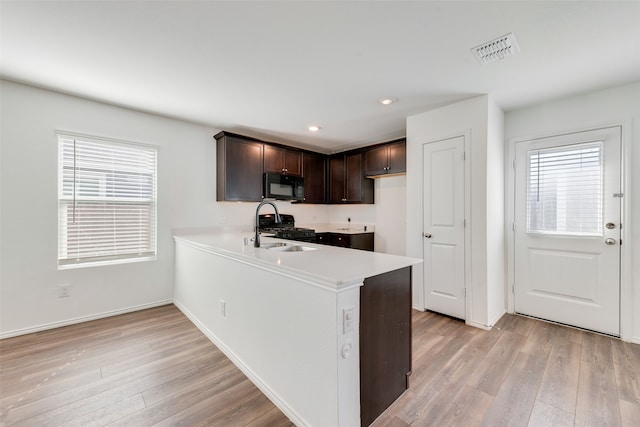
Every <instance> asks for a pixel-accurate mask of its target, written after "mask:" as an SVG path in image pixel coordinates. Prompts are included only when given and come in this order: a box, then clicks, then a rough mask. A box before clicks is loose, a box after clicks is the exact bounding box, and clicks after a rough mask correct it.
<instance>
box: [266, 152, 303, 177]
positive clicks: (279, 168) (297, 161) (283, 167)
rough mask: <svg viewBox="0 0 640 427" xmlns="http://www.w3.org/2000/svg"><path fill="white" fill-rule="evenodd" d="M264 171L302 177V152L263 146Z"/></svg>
mask: <svg viewBox="0 0 640 427" xmlns="http://www.w3.org/2000/svg"><path fill="white" fill-rule="evenodd" d="M264 171H265V172H273V173H283V174H287V175H297V176H301V175H302V152H301V151H296V150H287V149H286V148H283V147H278V146H275V145H270V144H264Z"/></svg>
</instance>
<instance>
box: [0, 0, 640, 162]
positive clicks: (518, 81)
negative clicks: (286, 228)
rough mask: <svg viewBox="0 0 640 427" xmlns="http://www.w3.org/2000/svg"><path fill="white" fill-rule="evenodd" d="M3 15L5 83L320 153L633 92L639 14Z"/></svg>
mask: <svg viewBox="0 0 640 427" xmlns="http://www.w3.org/2000/svg"><path fill="white" fill-rule="evenodd" d="M0 13H1V38H2V41H1V49H2V50H1V62H0V73H1V75H2V77H3V78H5V79H10V80H15V81H19V82H24V83H28V84H33V85H37V86H41V87H45V88H50V89H54V90H58V91H62V92H65V93H70V94H75V95H79V96H83V97H87V98H91V99H96V100H100V101H103V102H108V103H113V104H116V105H121V106H126V107H130V108H134V109H139V110H143V111H148V112H152V113H156V114H161V115H166V116H170V117H175V118H179V119H183V120H188V121H192V122H196V123H202V124H206V125H209V126H211V127H214V128H217V129H224V130H229V131H233V132H237V133H242V134H247V135H251V136H256V137H261V138H264V139H267V140H271V141H282V142H287V143H290V144H292V145H298V146H302V147H312V148H314V149H316V150H318V151H323V152H332V151H338V150H342V149H345V148H347V147H356V146H362V145H367V144H371V143H374V142H381V141H385V140H389V139H392V138H397V137H400V136H404V134H405V118H406V117H407V116H409V115H412V114H416V113H419V112H422V111H427V110H429V109H433V108H436V107H438V106H441V105H444V104H447V103H451V102H453V101H457V100H461V99H465V98H469V97H473V96H476V95H479V94H485V93H488V94H491V95H492V96H493V98H494V99H495V101H496V102H497V103H498V104H499V105H500V106H501V107H502V108H503V109H504V110H506V111H508V110H512V109H516V108H519V107H522V106H526V105H529V104H532V103H537V102H541V101H544V100H547V99H552V98H556V97H559V96H564V95H570V94H574V93H581V92H586V91H590V90H593V89H599V88H604V87H609V86H614V85H617V84H622V83H628V82H632V81H638V80H640V1H638V0H636V1H625V2H616V1H600V2H596V1H589V2H586V1H569V2H562V1H551V2H541V1H524V2H514V1H502V2H487V1H470V2H458V1H410V2H403V1H351V2H346V1H331V2H330V1H316V2H312V1H282V2H276V1H257V2H247V1H233V2H231V1H229V2H221V1H196V2H190V1H173V2H171V1H163V2H159V1H145V2H141V1H123V2H116V1H90V2H89V1H87V2H78V1H70V2H63V1H44V2H35V1H16V2H13V1H4V0H3V1H2V3H1V9H0ZM508 32H513V33H515V35H516V38H517V40H518V43H519V45H520V49H521V52H520V54H519V55H517V56H513V57H509V58H506V59H504V60H502V61H498V62H495V63H491V64H486V65H481V64H479V63H478V62H477V61H476V59H475V58H474V56H473V54H472V53H471V51H470V49H471V48H472V47H474V46H476V45H478V44H481V43H483V42H485V41H489V40H491V39H493V38H496V37H498V36H502V35H504V34H506V33H508ZM381 97H395V98H397V99H398V102H397V103H396V104H393V105H390V106H386V107H385V106H382V105H380V104H378V103H377V100H378V99H379V98H381ZM311 124H317V125H319V126H321V127H322V129H321V130H320V132H317V133H311V132H309V131H308V130H307V126H309V125H311Z"/></svg>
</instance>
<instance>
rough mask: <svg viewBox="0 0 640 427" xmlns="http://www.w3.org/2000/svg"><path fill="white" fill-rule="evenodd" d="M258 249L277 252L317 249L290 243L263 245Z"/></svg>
mask: <svg viewBox="0 0 640 427" xmlns="http://www.w3.org/2000/svg"><path fill="white" fill-rule="evenodd" d="M260 247H262V248H265V249H269V250H271V251H277V252H305V251H315V250H316V249H318V248H312V247H311V246H302V245H293V244H291V243H265V244H263V245H261V246H260Z"/></svg>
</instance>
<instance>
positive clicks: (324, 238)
mask: <svg viewBox="0 0 640 427" xmlns="http://www.w3.org/2000/svg"><path fill="white" fill-rule="evenodd" d="M315 243H319V244H321V245H328V244H329V233H316V241H315Z"/></svg>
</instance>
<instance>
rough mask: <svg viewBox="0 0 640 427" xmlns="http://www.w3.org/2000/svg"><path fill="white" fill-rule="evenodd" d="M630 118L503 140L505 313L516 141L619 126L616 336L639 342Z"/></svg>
mask: <svg viewBox="0 0 640 427" xmlns="http://www.w3.org/2000/svg"><path fill="white" fill-rule="evenodd" d="M631 125H632V122H631V119H627V120H621V121H618V122H614V123H604V124H602V125H599V126H589V127H581V128H575V129H563V130H557V131H549V132H544V133H540V134H536V135H533V136H526V137H517V138H511V139H509V140H508V141H507V155H506V156H505V178H506V179H505V235H506V236H507V289H506V294H507V312H509V313H514V312H515V294H514V286H515V232H514V228H513V227H514V223H515V209H516V206H515V180H516V176H515V169H514V162H515V156H516V144H517V143H519V142H525V141H530V140H532V139H541V138H548V137H554V136H562V135H568V134H574V133H579V132H588V131H594V130H598V129H604V128H610V127H620V128H621V138H622V141H621V161H620V167H621V173H620V184H621V189H622V193H623V194H624V196H623V198H622V209H621V217H622V218H621V223H622V226H623V227H622V229H621V230H620V231H621V240H622V245H621V247H620V339H621V340H623V341H631V342H635V343H637V344H640V341H638V340H632V320H633V319H632V315H633V312H632V303H633V300H632V287H631V266H632V264H631V251H630V248H629V244H626V245H625V242H631V227H630V225H631V224H630V222H629V218H630V206H631V203H629V202H627V199H628V197H629V196H630V195H631V194H632V192H631V182H632V181H631V170H632V166H631V152H630V150H631V144H630V143H629V141H632V138H631V136H632V135H631V129H632V126H631Z"/></svg>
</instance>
